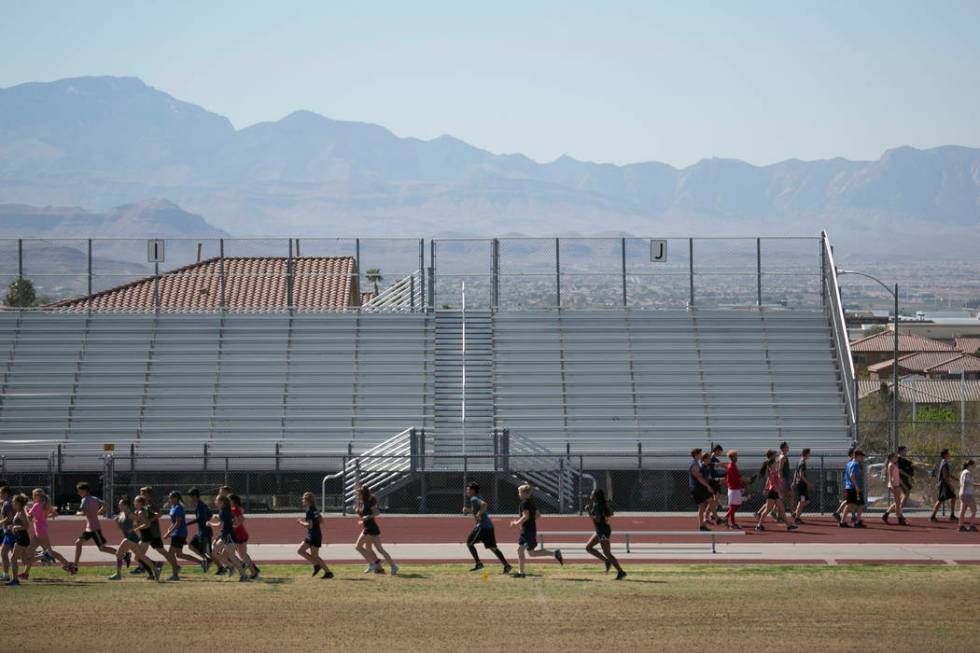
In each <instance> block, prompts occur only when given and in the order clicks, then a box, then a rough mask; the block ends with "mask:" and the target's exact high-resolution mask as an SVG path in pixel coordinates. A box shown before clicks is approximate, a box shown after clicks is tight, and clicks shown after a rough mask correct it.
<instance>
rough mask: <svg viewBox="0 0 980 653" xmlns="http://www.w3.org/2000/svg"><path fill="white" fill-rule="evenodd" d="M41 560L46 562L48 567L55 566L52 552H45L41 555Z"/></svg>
mask: <svg viewBox="0 0 980 653" xmlns="http://www.w3.org/2000/svg"><path fill="white" fill-rule="evenodd" d="M41 559H42V560H43V561H44V564H47V565H53V564H54V556H53V555H51V552H50V551H45V552H44V553H42V554H41Z"/></svg>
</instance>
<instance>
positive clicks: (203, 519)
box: [194, 499, 211, 534]
mask: <svg viewBox="0 0 980 653" xmlns="http://www.w3.org/2000/svg"><path fill="white" fill-rule="evenodd" d="M210 519H211V509H210V508H208V507H207V505H206V504H205V503H204V502H203V501H201V500H200V499H198V501H197V505H196V506H194V521H195V522H196V523H197V532H198V533H201V534H204V533H208V534H210V533H211V527H210V526H208V520H210Z"/></svg>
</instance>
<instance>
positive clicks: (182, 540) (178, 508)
mask: <svg viewBox="0 0 980 653" xmlns="http://www.w3.org/2000/svg"><path fill="white" fill-rule="evenodd" d="M167 498H168V499H170V528H168V529H167V532H166V533H164V535H163V539H167V538H168V537H169V538H170V553H171V555H173V556H174V559H177V558H180V559H181V560H187V561H188V562H193V563H194V564H195V565H200V567H201V571H204V572H207V570H208V568H207V563H205V562H204V559H203V558H196V557H194V556H192V555H189V554H187V553H184V546H185V545H186V544H187V512H186V511H185V510H184V504H183V502H182V501H181V496H180V492H177V491H176V490H174V491H173V492H171V493H170V495H169V496H168V497H167Z"/></svg>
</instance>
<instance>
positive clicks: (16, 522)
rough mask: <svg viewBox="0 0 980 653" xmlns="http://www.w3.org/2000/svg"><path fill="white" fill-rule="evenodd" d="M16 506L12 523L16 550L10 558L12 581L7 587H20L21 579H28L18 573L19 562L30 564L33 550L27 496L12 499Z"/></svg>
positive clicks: (11, 527)
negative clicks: (29, 557)
mask: <svg viewBox="0 0 980 653" xmlns="http://www.w3.org/2000/svg"><path fill="white" fill-rule="evenodd" d="M11 501H12V502H13V505H14V516H13V518H12V519H11V522H10V532H11V533H13V535H14V549H13V552H12V554H11V557H10V580H8V581H7V585H8V586H11V587H16V586H17V585H20V580H19V579H21V578H24V579H26V578H27V575H26V574H18V573H17V563H18V561H23V562H24V563H28V562H29V559H28V556H29V555H30V553H28V552H29V551H30V550H31V548H32V547H31V536H30V533H29V532H28V531H29V530H30V527H31V518H30V516H29V515H28V514H27V496H26V495H23V494H18V495H17V496H15V497H14V498H13V499H11Z"/></svg>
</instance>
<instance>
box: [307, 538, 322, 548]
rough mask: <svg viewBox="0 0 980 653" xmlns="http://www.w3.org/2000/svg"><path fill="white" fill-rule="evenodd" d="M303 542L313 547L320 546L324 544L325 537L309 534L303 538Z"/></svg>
mask: <svg viewBox="0 0 980 653" xmlns="http://www.w3.org/2000/svg"><path fill="white" fill-rule="evenodd" d="M303 544H309V545H310V546H312V547H316V548H318V549H319V548H320V547H321V546H323V537H322V536H321V535H307V536H306V538H305V539H304V540H303Z"/></svg>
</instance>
